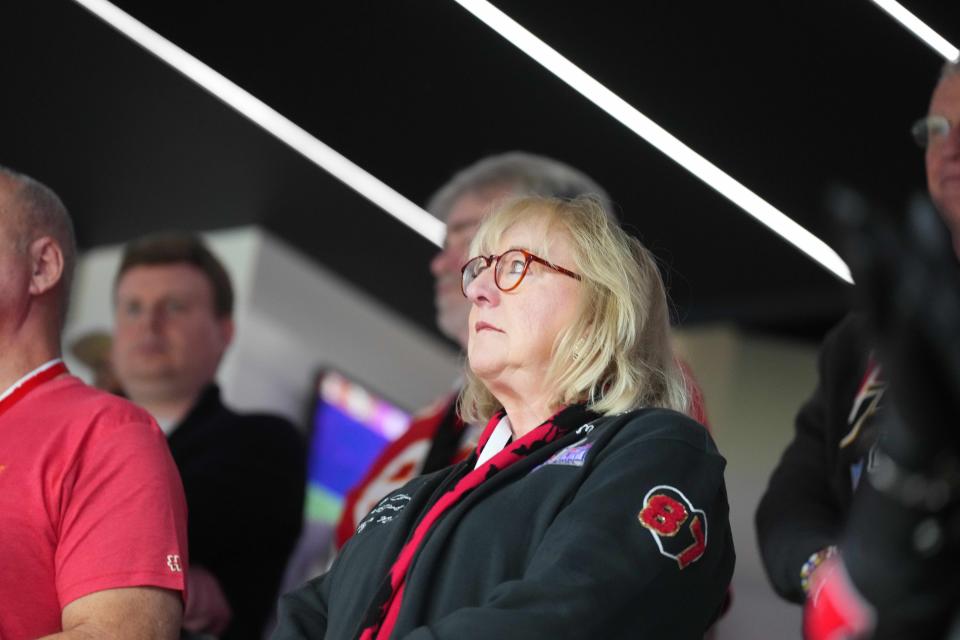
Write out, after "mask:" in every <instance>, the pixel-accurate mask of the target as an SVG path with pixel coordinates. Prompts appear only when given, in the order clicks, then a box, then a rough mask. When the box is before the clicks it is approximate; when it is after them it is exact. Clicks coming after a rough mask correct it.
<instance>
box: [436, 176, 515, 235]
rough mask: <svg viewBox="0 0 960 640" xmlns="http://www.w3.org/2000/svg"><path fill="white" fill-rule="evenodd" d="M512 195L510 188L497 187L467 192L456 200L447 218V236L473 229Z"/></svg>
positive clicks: (505, 186)
mask: <svg viewBox="0 0 960 640" xmlns="http://www.w3.org/2000/svg"><path fill="white" fill-rule="evenodd" d="M511 193H512V187H510V186H508V185H497V186H494V187H487V188H484V189H482V190H480V191H468V192H466V193H464V194H463V195H461V196H460V197H459V198H457V199H456V200H455V201H454V203H453V206H452V207H450V215H448V216H447V235H453V234H458V233H462V232H464V231H468V230H471V229H475V228H476V227H477V226H478V225H479V224H480V222H481V221H482V220H483V217H484V216H485V215H487V214H488V213H490V211H491V209H493V207H494V206H495V205H496V204H497V203H498V202H499V201H501V200H503V199H504V198H506V197H507V196H509V195H510V194H511Z"/></svg>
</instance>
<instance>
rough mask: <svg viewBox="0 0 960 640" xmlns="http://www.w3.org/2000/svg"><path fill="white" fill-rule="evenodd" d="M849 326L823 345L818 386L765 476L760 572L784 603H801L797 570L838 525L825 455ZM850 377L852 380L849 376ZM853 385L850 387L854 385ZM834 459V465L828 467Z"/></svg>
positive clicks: (758, 517) (826, 543) (828, 457)
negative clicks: (791, 438)
mask: <svg viewBox="0 0 960 640" xmlns="http://www.w3.org/2000/svg"><path fill="white" fill-rule="evenodd" d="M847 326H849V322H846V323H844V324H842V325H840V326H839V327H838V328H837V329H836V330H835V331H833V332H832V333H831V334H830V335H829V336H828V338H827V340H826V341H825V342H824V344H823V347H822V349H821V351H820V356H819V364H818V375H819V379H818V384H817V387H816V389H815V390H814V393H813V395H812V396H811V397H810V398H809V399H808V400H807V402H806V403H805V404H804V405H803V407H802V408H801V409H800V412H799V413H798V414H797V417H796V421H795V425H794V426H795V430H794V436H793V440H791V442H790V444H789V445H788V446H787V448H786V450H785V451H784V453H783V456H782V457H781V459H780V462H779V463H778V464H777V466H776V468H775V469H774V471H773V474H772V475H771V477H770V483H769V485H768V486H767V490H766V492H765V493H764V495H763V497H762V498H761V500H760V504H759V506H758V507H757V513H756V529H757V539H758V542H759V546H760V555H761V558H762V560H763V565H764V569H765V570H766V572H767V576H768V577H769V579H770V582H771V584H772V585H773V588H774V590H775V591H776V592H777V593H778V594H780V596H782V597H783V598H786V599H787V600H790V601H793V602H797V603H802V602H803V601H804V598H805V595H804V593H803V589H802V588H801V586H800V569H801V567H802V566H803V564H804V563H805V562H806V561H807V559H808V558H809V557H810V556H811V555H812V554H814V553H816V552H817V551H819V550H821V549H823V548H825V547H827V546H829V545H831V544H834V543H835V541H836V539H837V536H838V535H839V532H840V528H841V524H842V507H841V505H840V504H839V502H838V498H837V496H836V494H835V492H834V491H833V490H832V488H831V486H830V480H831V478H832V477H833V474H834V469H833V468H832V464H835V459H834V458H833V457H832V456H831V455H829V451H830V449H829V448H830V447H831V446H832V447H834V448H835V447H836V444H835V443H831V442H830V435H829V424H830V420H831V419H833V420H838V419H840V420H842V419H843V417H844V416H833V415H831V413H830V412H831V411H832V410H833V407H832V403H831V402H830V398H831V397H832V396H833V395H834V394H837V393H839V390H838V389H837V387H838V385H843V384H844V383H847V384H849V382H848V381H846V380H845V379H844V378H845V377H848V373H849V372H847V371H846V370H842V371H841V370H838V367H837V366H836V365H837V364H838V361H843V362H846V361H847V360H848V359H847V358H846V357H845V356H846V354H845V353H842V351H843V350H845V349H849V348H850V344H849V342H848V338H849V336H848V333H849V332H848V331H847V330H846V329H845V327H847ZM849 375H855V374H853V373H849ZM854 383H855V382H854ZM831 460H833V462H831Z"/></svg>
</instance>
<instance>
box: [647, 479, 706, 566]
mask: <svg viewBox="0 0 960 640" xmlns="http://www.w3.org/2000/svg"><path fill="white" fill-rule="evenodd" d="M637 519H638V520H640V524H642V525H643V526H644V527H646V529H647V530H648V531H650V535H652V536H653V540H654V542H656V543H657V548H658V549H659V550H660V553H662V554H663V555H665V556H667V557H668V558H673V559H674V560H676V561H677V564H679V565H680V568H681V569H685V568H686V567H687V566H688V565H689V564H690V563H692V562H696V561H697V560H699V559H700V558H701V557H702V556H703V554H704V552H705V551H706V550H707V514H706V513H704V512H703V511H702V510H701V509H697V508H695V507H694V506H693V505H692V504H690V501H689V500H687V496H685V495H683V492H681V491H680V490H679V489H675V488H674V487H671V486H669V485H665V484H662V485H658V486H656V487H654V488H653V489H650V491H648V492H647V495H646V496H645V497H644V498H643V509H642V510H641V511H640V513H639V514H637Z"/></svg>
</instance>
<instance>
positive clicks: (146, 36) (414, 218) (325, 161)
mask: <svg viewBox="0 0 960 640" xmlns="http://www.w3.org/2000/svg"><path fill="white" fill-rule="evenodd" d="M74 1H75V2H76V3H77V4H79V5H81V6H83V7H84V8H86V9H87V10H88V11H90V12H91V13H93V14H94V15H96V16H97V17H99V18H100V19H101V20H103V21H104V22H106V23H107V24H109V25H110V26H112V27H113V28H114V29H116V30H117V31H119V32H120V33H122V34H123V35H125V36H127V37H128V38H130V39H131V40H133V41H134V42H136V43H137V44H139V45H140V46H141V47H143V48H144V49H146V50H147V51H149V52H150V53H152V54H153V55H155V56H157V57H158V58H160V59H161V60H163V61H164V62H166V63H167V64H169V65H170V66H171V67H173V68H174V69H176V70H177V71H179V72H180V73H182V74H183V75H185V76H187V77H188V78H190V79H191V80H193V81H194V82H196V83H197V84H198V85H200V86H201V87H202V88H204V89H206V90H207V91H209V92H210V93H212V94H213V95H214V96H216V97H217V98H219V99H220V100H222V101H223V102H225V103H226V104H227V105H229V106H230V107H232V108H233V109H235V110H237V111H238V112H239V113H240V114H241V115H243V116H245V117H247V118H249V119H250V120H251V121H253V122H254V123H255V124H257V125H259V126H260V127H262V128H263V129H265V130H266V131H268V132H269V133H271V134H273V135H274V136H276V137H277V138H279V139H280V140H281V141H283V142H285V143H286V144H287V145H289V146H290V147H291V148H292V149H293V150H295V151H297V152H298V153H300V154H302V155H303V156H304V157H306V158H307V159H308V160H310V161H312V162H314V163H315V164H316V165H317V166H319V167H320V168H321V169H323V170H324V171H327V172H328V173H330V174H331V175H333V176H334V177H335V178H337V179H338V180H340V181H341V182H343V183H344V184H346V185H347V186H348V187H350V188H351V189H353V190H354V191H356V192H357V193H359V194H360V195H362V196H363V197H364V198H366V199H367V200H369V201H370V202H372V203H374V204H375V205H377V206H378V207H380V208H381V209H383V210H384V211H386V212H387V213H389V214H390V215H391V216H393V217H394V218H396V219H397V220H399V221H400V222H402V223H403V224H405V225H407V226H408V227H410V228H411V229H413V230H414V231H416V232H417V233H419V234H420V235H421V236H423V237H424V238H426V239H427V240H429V241H430V242H432V243H433V244H435V245H437V246H442V245H443V237H444V233H445V228H446V227H445V225H444V223H443V222H441V221H440V220H438V219H436V218H434V217H433V216H432V215H430V214H429V213H427V212H426V211H424V210H423V209H422V208H421V207H419V206H417V205H416V204H414V203H413V202H411V201H410V200H408V199H407V198H405V197H404V196H403V195H401V194H400V193H398V192H397V191H395V190H394V189H392V188H391V187H390V186H388V185H387V184H385V183H384V182H382V181H381V180H379V179H377V178H376V177H375V176H373V175H372V174H370V173H368V172H367V171H365V170H364V169H363V168H361V167H359V166H358V165H356V164H354V163H353V162H351V161H350V160H348V159H347V158H346V157H344V156H343V155H341V154H339V153H338V152H337V151H335V150H334V149H332V148H330V147H329V146H327V145H325V144H324V143H323V142H320V141H319V140H317V139H316V138H315V137H314V136H312V135H311V134H310V133H309V132H307V131H306V130H305V129H303V128H301V127H299V126H298V125H296V124H295V123H293V122H292V121H291V120H289V119H288V118H286V117H284V116H283V115H281V114H280V113H279V112H277V111H276V110H274V109H273V108H272V107H270V106H269V105H267V104H266V103H265V102H263V101H262V100H260V99H258V98H256V97H255V96H253V95H252V94H251V93H249V92H248V91H246V90H244V89H242V88H241V87H240V86H238V85H237V84H235V83H234V82H232V81H231V80H229V79H228V78H226V77H225V76H223V75H221V74H220V73H218V72H217V71H215V70H213V69H212V68H210V67H209V66H207V65H206V64H204V63H203V62H201V61H200V60H198V59H197V58H195V57H193V56H192V55H190V54H189V53H187V52H186V51H184V50H183V49H181V48H180V47H178V46H177V45H175V44H173V43H172V42H170V41H169V40H167V39H166V38H164V37H163V36H161V35H160V34H158V33H157V32H156V31H153V30H152V29H150V28H149V27H147V26H146V25H144V24H143V23H142V22H140V21H138V20H136V19H135V18H134V17H133V16H131V15H130V14H128V13H125V12H124V11H122V10H121V9H119V8H117V7H116V6H114V5H113V4H111V3H110V2H107V1H106V0H74Z"/></svg>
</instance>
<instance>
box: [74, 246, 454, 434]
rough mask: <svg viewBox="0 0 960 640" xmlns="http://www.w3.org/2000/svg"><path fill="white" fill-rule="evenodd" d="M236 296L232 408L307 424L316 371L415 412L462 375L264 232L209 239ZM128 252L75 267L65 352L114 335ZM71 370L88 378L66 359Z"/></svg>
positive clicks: (382, 311) (225, 380) (441, 354)
mask: <svg viewBox="0 0 960 640" xmlns="http://www.w3.org/2000/svg"><path fill="white" fill-rule="evenodd" d="M204 237H205V239H206V240H207V242H208V243H209V246H210V248H211V249H212V250H213V251H214V252H215V253H216V254H217V255H218V256H219V257H220V258H221V260H222V261H223V262H224V265H225V266H226V268H227V271H228V272H229V273H230V276H231V278H232V280H233V284H234V289H235V292H236V305H235V313H234V315H235V319H236V323H237V335H236V339H235V341H234V344H233V345H232V346H231V348H230V350H229V351H228V352H227V356H226V358H225V359H224V362H223V364H222V366H221V368H220V372H219V374H218V376H217V377H218V381H219V382H220V384H221V387H222V388H223V392H224V396H225V398H226V401H227V402H228V404H230V405H231V406H233V407H236V408H238V409H241V410H269V411H273V412H277V413H281V414H283V415H286V416H288V417H290V418H291V419H293V420H294V421H295V422H298V423H302V422H303V418H304V412H305V409H306V408H307V406H308V404H309V401H310V398H311V397H312V380H313V376H314V375H315V373H316V371H317V369H318V367H321V366H330V367H335V368H337V369H340V370H341V371H343V372H344V373H346V374H348V375H349V376H351V377H354V378H356V379H357V380H358V381H360V382H363V383H366V384H368V385H369V386H371V387H372V388H373V389H374V390H375V391H378V392H380V393H382V394H384V395H385V396H387V397H388V398H390V399H392V400H394V401H396V402H398V403H400V404H401V405H402V406H404V407H406V408H409V409H417V408H420V407H422V406H424V405H426V404H428V403H429V402H431V401H432V400H433V399H434V398H435V397H437V396H438V395H440V394H441V393H443V392H444V391H446V390H447V389H449V388H450V387H451V385H452V384H453V380H454V379H455V377H456V376H457V375H458V373H459V368H460V364H459V356H458V354H457V353H456V352H455V351H454V350H453V349H452V348H450V347H449V346H448V345H447V344H445V343H443V342H442V341H441V340H439V339H437V338H435V337H434V336H432V335H430V334H427V333H425V332H423V331H422V330H420V329H419V328H417V327H415V326H414V325H412V324H411V323H410V322H408V321H407V320H405V319H403V318H401V317H400V316H398V315H397V314H396V313H395V312H393V311H392V310H390V309H388V308H387V307H385V306H384V305H382V304H380V303H379V302H377V301H376V300H373V299H372V298H369V297H367V296H366V295H364V294H362V293H361V292H359V291H357V290H356V289H355V288H353V287H352V286H351V285H349V284H347V283H346V282H344V281H342V280H341V279H340V278H339V277H338V276H337V275H335V274H333V273H332V272H329V271H327V270H326V269H324V268H322V267H320V266H318V265H317V264H316V263H314V262H312V261H310V260H308V259H307V258H305V257H304V256H302V255H300V254H299V253H297V252H296V251H295V250H293V249H292V248H290V247H289V246H287V245H285V244H284V243H282V242H281V241H279V240H277V239H275V238H273V237H272V236H270V235H269V234H267V233H266V232H264V231H262V230H260V229H257V228H254V227H245V228H240V229H232V230H226V231H216V232H212V233H209V234H205V236H204ZM120 253H121V247H120V246H108V247H99V248H97V249H94V250H91V251H88V252H86V253H84V254H83V255H82V256H81V257H80V260H79V263H78V265H77V275H76V280H75V285H74V295H73V301H72V305H71V311H70V316H69V318H68V322H67V328H66V331H65V336H66V339H65V344H67V345H69V344H70V343H71V341H72V340H73V339H75V338H76V337H77V336H79V335H81V334H83V333H85V332H86V331H89V330H93V329H106V330H111V329H112V326H113V320H112V308H113V302H112V286H113V278H114V274H115V273H116V269H117V266H118V264H119V261H120ZM67 362H68V364H69V365H70V367H71V369H72V370H74V371H75V372H77V373H78V374H80V375H81V376H84V375H87V373H88V372H87V371H86V369H85V368H84V367H83V366H82V365H81V364H80V363H78V362H77V361H76V360H75V359H73V358H72V357H71V356H70V354H69V352H68V353H67Z"/></svg>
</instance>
